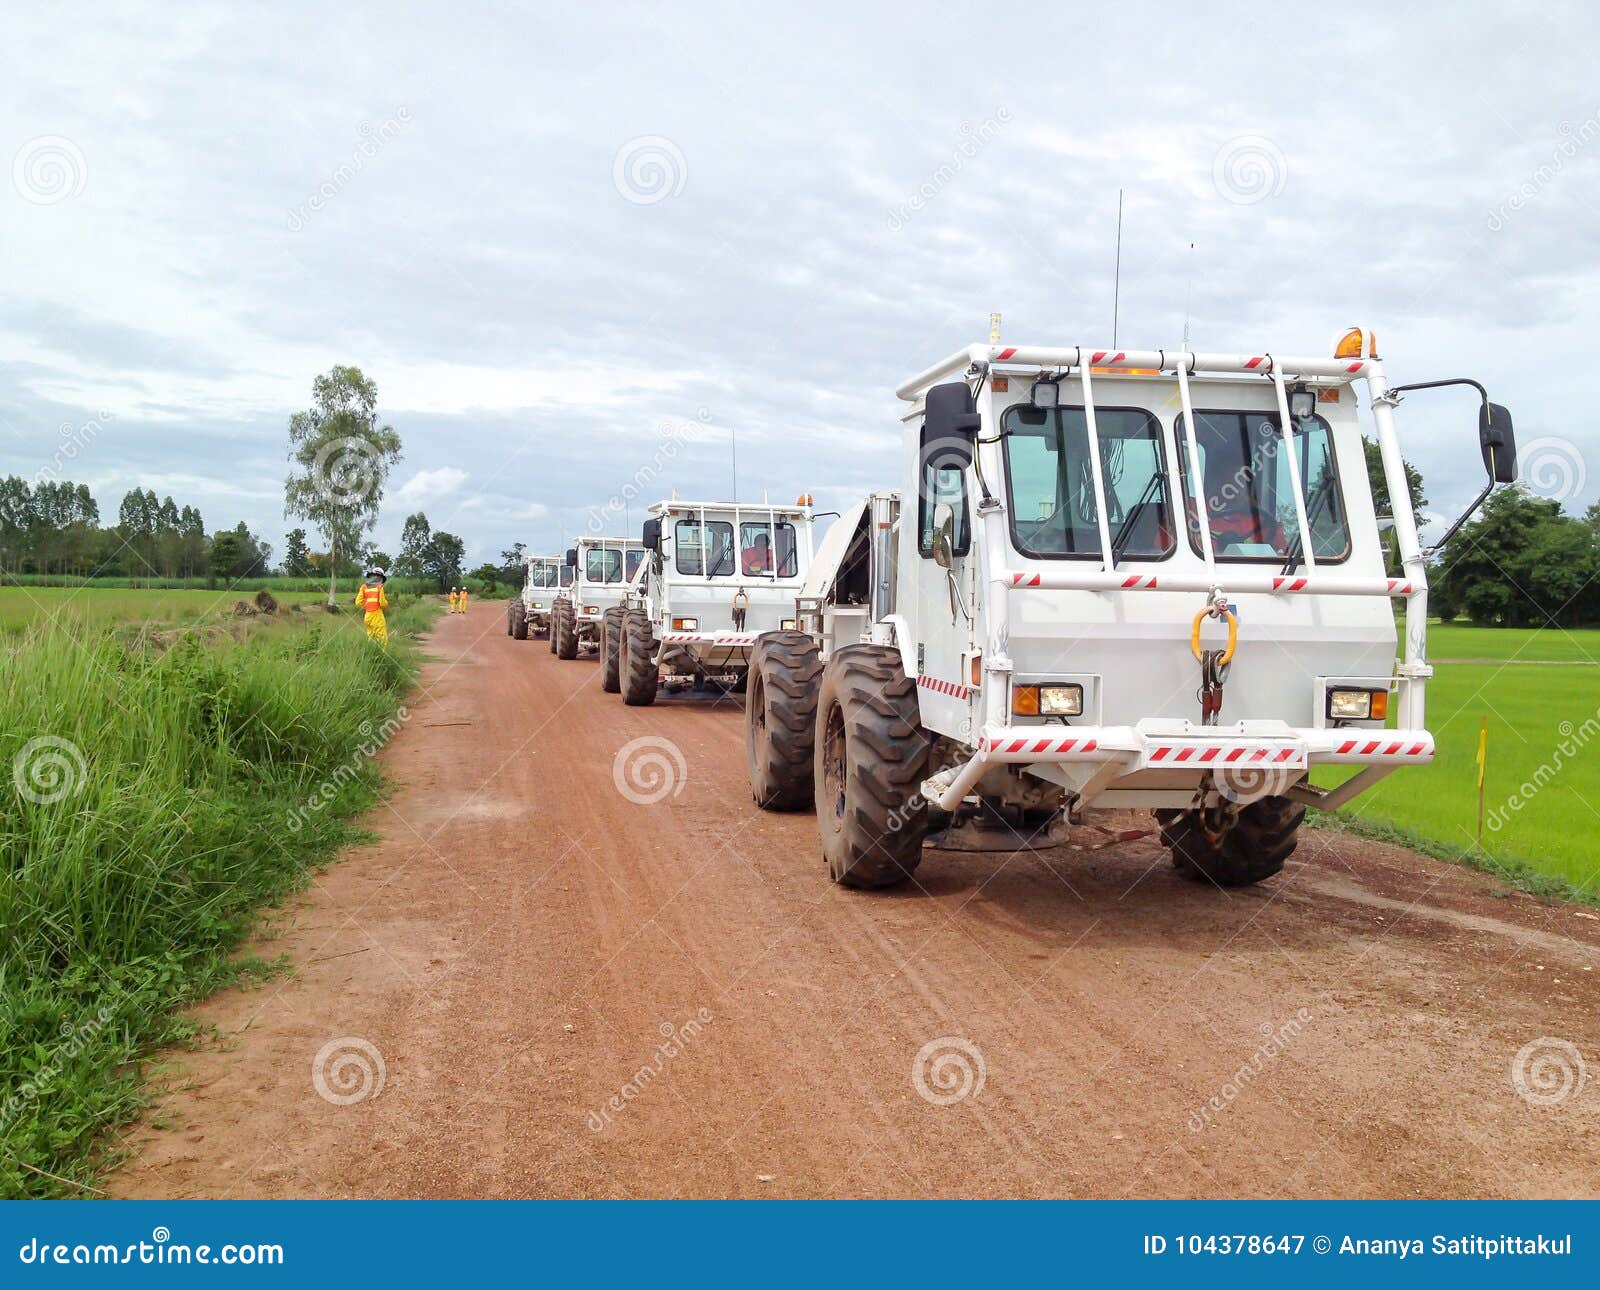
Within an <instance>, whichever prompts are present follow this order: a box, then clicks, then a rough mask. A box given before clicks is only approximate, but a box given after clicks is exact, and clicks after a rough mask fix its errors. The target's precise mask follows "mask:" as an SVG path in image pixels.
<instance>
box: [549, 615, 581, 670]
mask: <svg viewBox="0 0 1600 1290" xmlns="http://www.w3.org/2000/svg"><path fill="white" fill-rule="evenodd" d="M550 630H551V634H552V635H554V636H555V643H556V657H557V658H564V659H573V658H577V657H578V611H577V610H576V609H574V608H573V607H572V606H571V605H562V606H561V617H560V619H559V620H558V621H557V622H556V624H555V625H554V626H553V627H552V628H551V629H550Z"/></svg>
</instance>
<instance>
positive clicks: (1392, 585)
mask: <svg viewBox="0 0 1600 1290" xmlns="http://www.w3.org/2000/svg"><path fill="white" fill-rule="evenodd" d="M1389 594H1390V595H1391V596H1409V595H1410V594H1411V584H1410V583H1409V582H1407V581H1405V580H1404V579H1403V578H1390V579H1389Z"/></svg>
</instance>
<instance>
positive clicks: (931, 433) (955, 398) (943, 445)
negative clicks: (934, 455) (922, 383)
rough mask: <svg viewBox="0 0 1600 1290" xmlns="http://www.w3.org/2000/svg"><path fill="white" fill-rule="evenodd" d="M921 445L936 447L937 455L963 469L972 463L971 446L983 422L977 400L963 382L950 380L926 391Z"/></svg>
mask: <svg viewBox="0 0 1600 1290" xmlns="http://www.w3.org/2000/svg"><path fill="white" fill-rule="evenodd" d="M922 407H923V416H922V442H923V443H924V444H937V445H938V448H939V454H940V456H941V457H943V458H945V459H946V460H947V461H949V463H950V464H952V465H957V464H959V465H960V466H961V467H962V468H963V469H965V468H966V467H967V466H970V465H971V464H972V446H973V444H974V443H975V442H976V440H977V438H978V429H979V427H980V426H982V424H983V419H982V418H981V417H980V416H979V415H978V403H977V400H976V399H974V398H973V397H972V391H971V390H969V389H968V388H967V383H966V382H965V381H951V382H949V383H947V384H945V385H935V386H933V387H932V388H931V389H929V391H928V393H927V396H926V397H925V398H924V400H923V405H922Z"/></svg>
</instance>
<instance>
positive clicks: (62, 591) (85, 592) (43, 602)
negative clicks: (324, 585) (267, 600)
mask: <svg viewBox="0 0 1600 1290" xmlns="http://www.w3.org/2000/svg"><path fill="white" fill-rule="evenodd" d="M357 585H358V584H352V585H351V586H350V589H349V590H350V594H349V596H348V597H347V596H345V595H344V594H343V592H341V593H340V596H339V599H340V601H341V602H344V601H346V600H349V601H351V602H353V601H354V600H355V594H356V586H357ZM272 594H273V596H274V597H276V599H277V600H278V602H279V604H280V605H281V606H282V607H283V608H284V609H289V607H290V606H292V605H294V604H297V603H298V604H301V605H312V606H315V605H321V604H325V603H326V602H327V598H328V597H327V592H326V590H324V591H323V592H321V593H317V592H311V591H281V590H274V591H273V592H272ZM254 595H255V593H254V592H253V591H244V590H241V589H234V590H231V591H202V590H148V591H147V590H142V589H140V590H132V589H117V588H107V587H0V632H16V631H19V630H21V629H22V628H24V627H27V626H29V625H30V624H32V623H35V622H38V621H40V620H48V619H61V620H65V619H78V620H81V621H82V622H84V623H85V624H86V625H89V626H94V625H103V624H114V625H122V624H127V623H160V624H171V625H184V624H189V623H201V622H214V621H217V620H219V619H222V618H226V617H231V616H232V614H233V606H234V604H235V603H236V602H238V601H240V600H251V599H253V598H254Z"/></svg>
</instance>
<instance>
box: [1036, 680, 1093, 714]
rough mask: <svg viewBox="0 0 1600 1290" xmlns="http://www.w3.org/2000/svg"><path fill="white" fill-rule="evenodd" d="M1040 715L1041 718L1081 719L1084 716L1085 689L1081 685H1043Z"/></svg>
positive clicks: (1040, 695)
mask: <svg viewBox="0 0 1600 1290" xmlns="http://www.w3.org/2000/svg"><path fill="white" fill-rule="evenodd" d="M1039 715H1040V716H1041V717H1081V716H1082V715H1083V687H1082V686H1081V685H1041V686H1040V687H1039Z"/></svg>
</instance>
